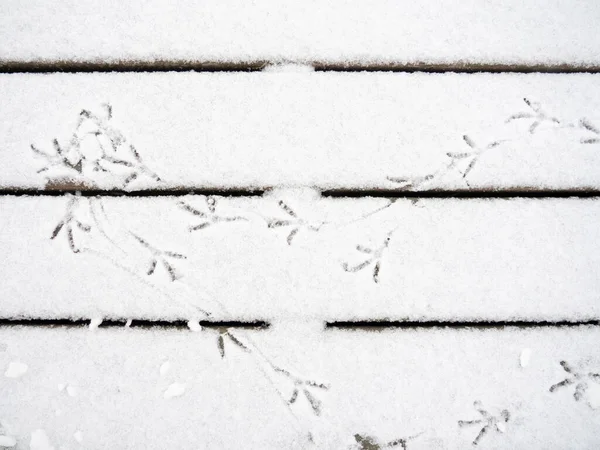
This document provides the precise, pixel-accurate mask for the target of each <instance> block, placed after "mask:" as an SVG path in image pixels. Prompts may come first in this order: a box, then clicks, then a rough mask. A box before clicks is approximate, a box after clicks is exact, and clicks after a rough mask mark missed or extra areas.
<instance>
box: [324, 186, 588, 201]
mask: <svg viewBox="0 0 600 450" xmlns="http://www.w3.org/2000/svg"><path fill="white" fill-rule="evenodd" d="M321 195H322V196H323V197H350V198H359V197H382V198H441V199H444V198H466V199H470V198H569V197H577V198H594V197H600V190H598V189H553V190H550V189H538V188H536V189H510V188H507V189H455V190H445V189H439V190H437V189H436V190H430V191H406V190H400V189H369V190H366V189H331V190H325V191H322V193H321Z"/></svg>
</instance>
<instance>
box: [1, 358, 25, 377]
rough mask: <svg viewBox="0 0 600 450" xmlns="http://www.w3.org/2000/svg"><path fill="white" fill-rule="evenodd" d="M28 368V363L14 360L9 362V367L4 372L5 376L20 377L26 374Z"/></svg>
mask: <svg viewBox="0 0 600 450" xmlns="http://www.w3.org/2000/svg"><path fill="white" fill-rule="evenodd" d="M28 369H29V367H28V366H27V364H25V363H22V362H18V361H13V362H11V363H9V364H8V368H7V369H6V372H4V376H5V377H6V378H19V377H22V376H23V375H25V374H26V373H27V370H28Z"/></svg>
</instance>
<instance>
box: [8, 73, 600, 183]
mask: <svg viewBox="0 0 600 450" xmlns="http://www.w3.org/2000/svg"><path fill="white" fill-rule="evenodd" d="M0 94H1V96H2V99H3V107H2V110H1V111H0V142H1V145H2V151H1V152H0V185H1V186H3V187H6V188H19V189H21V188H31V187H36V188H38V187H44V186H45V185H46V183H50V187H66V188H71V189H82V188H85V186H86V185H87V186H88V187H92V188H93V187H96V188H104V189H119V188H126V189H173V188H180V189H184V190H185V189H191V188H196V189H198V188H221V189H226V188H244V189H251V188H256V189H261V188H265V187H269V186H279V185H300V186H312V187H316V188H319V189H340V188H347V189H354V188H362V189H369V188H371V189H400V188H404V189H413V190H414V189H416V190H430V189H440V188H444V189H479V190H481V189H596V190H597V189H599V188H600V134H599V133H600V115H599V114H600V112H599V111H600V75H568V76H557V75H540V74H537V75H506V74H505V75H489V74H488V75H485V74H480V75H464V74H463V75H459V74H446V75H427V74H390V73H378V74H333V73H308V74H307V73H252V74H242V73H233V74H231V73H227V74H223V73H217V74H207V73H202V74H198V73H177V74H174V73H168V74H77V75H73V74H54V75H4V76H0ZM108 105H110V111H109V110H108V109H109V107H108ZM109 116H110V119H108V117H109ZM54 139H57V144H55V143H54ZM56 145H58V146H59V148H60V151H62V152H63V153H64V154H66V155H67V161H68V162H65V160H64V159H63V158H62V157H60V156H59V155H57V151H58V149H57V147H56ZM101 145H103V146H104V147H102V146H101ZM113 145H114V147H115V149H114V150H113V149H112V146H113ZM32 146H33V148H34V149H35V150H33V149H32ZM131 146H133V148H135V149H136V152H137V153H138V154H139V156H140V157H141V162H140V161H138V160H137V157H136V155H135V154H134V152H133V150H132V148H131ZM42 153H46V154H48V155H49V156H44V155H43V154H42ZM82 157H85V158H86V159H83V160H82ZM98 164H100V166H98ZM47 167H49V168H50V170H48V171H44V172H42V173H36V172H38V171H39V170H41V169H44V168H47ZM101 168H103V170H106V171H107V172H104V171H102V170H100V169H101ZM133 173H136V174H137V178H136V179H130V178H129V177H130V175H132V174H133ZM465 174H466V176H465ZM64 177H70V181H65V180H64ZM157 177H160V181H159V180H158V178H157ZM430 177H431V178H430Z"/></svg>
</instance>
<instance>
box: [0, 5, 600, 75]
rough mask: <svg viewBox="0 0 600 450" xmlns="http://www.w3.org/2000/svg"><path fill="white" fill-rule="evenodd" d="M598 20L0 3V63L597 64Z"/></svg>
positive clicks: (502, 10)
mask: <svg viewBox="0 0 600 450" xmlns="http://www.w3.org/2000/svg"><path fill="white" fill-rule="evenodd" d="M99 11H101V13H99ZM599 21H600V7H599V5H598V2H597V1H595V0H582V1H572V2H559V1H547V0H532V1H528V2H523V1H521V0H504V1H502V2H490V1H488V0H474V1H468V2H465V1H463V0H428V1H419V2H415V1H411V0H394V1H391V0H373V1H369V2H364V1H356V0H355V1H345V0H329V1H327V2H322V1H319V0H306V1H301V2H299V1H296V0H280V1H272V0H256V1H252V2H238V1H233V0H205V1H202V2H197V1H193V0H179V1H171V0H150V1H148V0H131V1H127V2H121V1H117V0H110V1H106V0H104V1H102V2H99V1H87V2H81V1H75V0H61V1H59V2H47V1H45V0H34V1H28V2H22V1H19V0H5V1H3V2H2V3H0V55H1V57H2V60H4V61H57V60H59V61H65V60H66V61H94V62H105V61H117V60H125V61H138V60H142V61H167V62H169V61H175V62H176V61H178V60H180V61H197V62H233V63H236V62H247V61H256V62H261V61H281V62H287V61H294V62H317V63H318V62H324V63H333V64H342V65H343V64H348V63H354V62H357V63H362V64H367V63H374V64H385V63H397V64H404V63H408V64H444V63H455V62H458V63H475V64H502V63H504V64H509V63H513V64H584V65H585V64H589V65H593V64H596V65H597V64H598V62H600V50H599V49H600V36H599V35H598V32H597V24H598V22H599ZM57 30H60V32H57Z"/></svg>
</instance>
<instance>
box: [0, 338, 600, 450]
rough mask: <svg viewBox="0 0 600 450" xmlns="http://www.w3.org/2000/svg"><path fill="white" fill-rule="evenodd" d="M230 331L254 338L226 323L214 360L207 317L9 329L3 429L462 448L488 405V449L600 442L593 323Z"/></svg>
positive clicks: (21, 438) (269, 444)
mask: <svg viewBox="0 0 600 450" xmlns="http://www.w3.org/2000/svg"><path fill="white" fill-rule="evenodd" d="M232 333H237V332H232ZM234 335H235V336H237V338H239V339H240V341H241V342H244V343H245V344H247V345H248V351H243V350H242V349H241V348H240V347H239V346H237V345H235V344H232V341H231V339H230V338H229V337H226V338H225V339H226V341H225V344H224V345H225V346H224V348H225V356H224V357H223V358H221V356H220V352H219V350H218V345H217V342H218V334H217V332H213V331H208V330H207V331H204V332H200V333H191V332H186V331H183V332H180V331H177V332H172V331H160V330H157V331H139V330H133V329H131V330H127V329H106V330H103V329H98V330H96V331H94V332H91V331H88V330H74V329H63V328H55V329H52V328H45V329H44V328H41V329H40V328H32V327H27V328H22V327H2V328H1V329H0V345H1V351H0V368H1V369H2V373H1V375H2V383H0V395H1V398H2V430H1V433H0V434H1V435H2V436H5V437H7V438H14V439H15V440H16V443H17V444H18V448H21V447H26V446H27V445H28V444H29V443H30V441H31V437H32V435H33V436H34V438H35V440H40V441H45V439H47V440H48V441H49V442H48V444H49V446H47V447H41V448H44V449H49V448H78V447H79V446H83V447H85V448H89V449H100V448H107V447H108V448H124V447H135V448H148V449H163V448H165V446H166V445H167V446H171V447H174V448H178V449H182V450H185V449H198V448H223V449H234V448H239V444H240V442H244V445H245V448H251V449H254V448H256V449H259V448H260V449H281V448H290V449H296V448H353V449H363V450H364V449H366V448H371V449H372V448H377V449H379V448H385V447H384V446H383V444H384V443H388V442H392V441H394V440H398V439H407V448H408V449H410V450H418V449H430V448H470V447H472V446H473V445H472V443H473V442H474V441H475V439H476V438H477V436H478V434H479V433H480V430H481V429H483V428H484V427H485V426H486V425H487V424H488V422H487V421H486V420H487V419H486V418H485V417H483V416H482V414H481V413H479V412H478V411H477V408H481V409H482V410H484V411H487V412H489V414H490V415H491V417H490V419H489V420H490V422H489V424H490V425H491V426H490V427H489V428H488V429H487V432H486V433H484V434H483V435H482V436H481V438H480V440H479V441H478V446H479V447H482V448H496V449H512V448H557V449H558V448H578V449H579V448H580V449H584V448H585V449H588V448H589V449H592V448H596V447H597V446H598V445H599V444H600V438H599V435H598V433H597V431H596V430H597V426H598V420H597V414H596V412H595V411H594V408H597V407H598V406H599V400H600V396H599V395H598V391H599V390H600V384H599V383H598V381H597V380H598V376H597V375H596V374H598V373H599V372H600V353H599V351H598V345H597V342H598V339H599V338H600V332H599V331H598V328H597V327H589V328H586V327H581V328H576V329H548V328H546V329H536V330H528V331H523V330H518V329H507V330H496V331H485V332H482V331H453V330H439V331H437V332H431V331H428V332H422V331H413V332H410V331H402V332H398V331H395V332H394V331H388V332H382V333H365V332H354V333H348V332H326V333H306V334H302V332H301V330H300V329H298V328H295V327H293V326H290V327H285V328H282V329H279V330H273V331H262V332H257V333H247V334H246V335H243V334H239V333H237V334H234ZM562 361H564V363H563V364H564V365H563V366H561V362H562ZM567 370H570V371H571V372H570V373H569V372H568V371H567ZM5 374H8V375H9V376H6V375H5ZM577 377H579V378H577ZM296 380H297V381H298V383H295V381H296ZM564 380H572V381H573V383H572V384H570V385H569V384H565V383H563V381H564ZM306 381H310V382H314V383H316V384H323V385H324V386H325V387H326V389H325V388H320V387H315V386H311V385H309V384H303V383H305V382H306ZM560 383H563V385H560ZM553 386H555V387H554V388H553ZM586 387H587V388H586ZM295 388H300V391H299V394H298V397H297V399H296V401H295V402H294V403H292V404H287V401H288V400H290V399H291V398H292V397H293V392H294V389H295ZM304 389H306V390H307V391H308V392H309V394H308V395H311V396H312V397H313V403H314V405H315V409H316V410H318V412H319V414H318V415H317V414H316V413H315V411H314V410H313V408H312V407H311V405H310V403H309V401H308V400H307V394H305V392H304ZM575 393H577V395H574V394H575ZM574 397H577V399H575V398H574ZM475 402H480V403H477V405H476V406H474V403H475ZM503 411H507V412H503ZM494 418H496V421H495V422H494ZM477 420H483V422H480V423H474V424H471V425H469V424H466V423H463V425H462V426H461V425H460V423H461V421H465V422H467V421H477ZM496 424H498V426H497V425H496ZM309 434H310V436H311V439H312V443H311V442H310V441H309V437H308V436H309ZM359 442H360V444H359ZM369 442H371V443H372V446H370V447H368V446H367V444H368V443H369ZM376 444H378V445H379V446H375V445H376ZM31 448H40V447H35V446H32V447H31ZM400 448H402V447H400Z"/></svg>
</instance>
